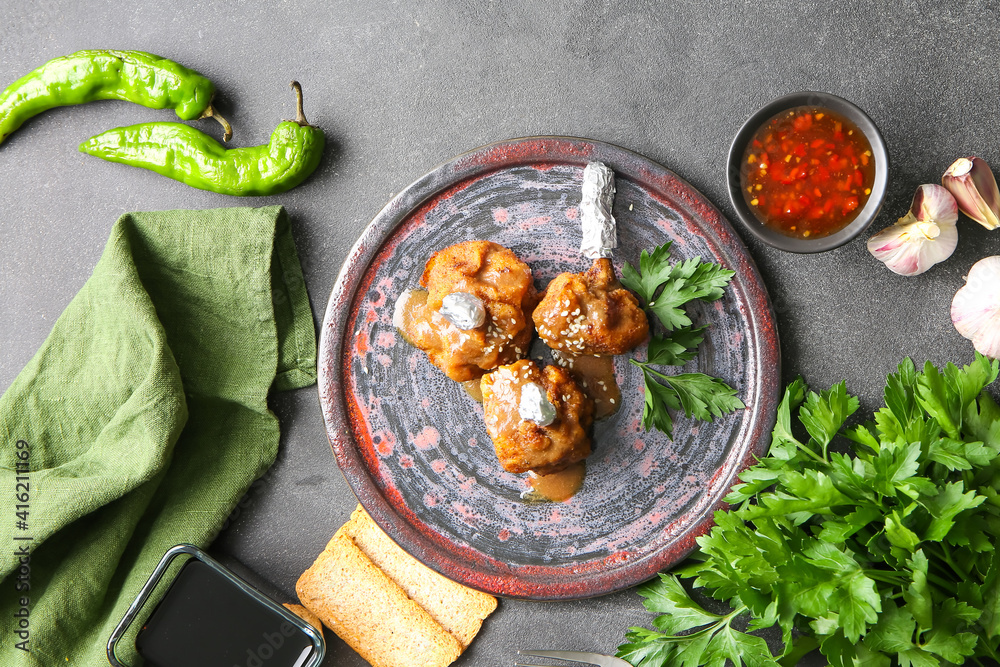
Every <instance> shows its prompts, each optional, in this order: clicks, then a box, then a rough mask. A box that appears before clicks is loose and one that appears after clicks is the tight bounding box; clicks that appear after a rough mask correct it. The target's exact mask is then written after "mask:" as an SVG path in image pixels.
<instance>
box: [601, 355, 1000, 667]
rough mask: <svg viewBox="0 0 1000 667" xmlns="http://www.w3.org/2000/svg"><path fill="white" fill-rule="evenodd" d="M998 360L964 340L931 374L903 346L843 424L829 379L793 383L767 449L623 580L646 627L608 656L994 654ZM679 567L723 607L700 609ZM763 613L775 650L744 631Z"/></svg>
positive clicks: (848, 658)
mask: <svg viewBox="0 0 1000 667" xmlns="http://www.w3.org/2000/svg"><path fill="white" fill-rule="evenodd" d="M998 371H1000V364H998V362H996V361H990V360H989V359H987V358H986V357H983V356H981V355H979V354H977V355H976V359H975V361H974V362H973V363H972V364H970V365H968V366H966V367H964V368H961V369H959V368H957V367H956V366H954V365H952V364H949V365H948V366H947V367H946V368H945V369H944V371H943V372H941V371H939V370H938V369H937V368H935V367H934V366H933V365H932V364H930V363H929V362H928V363H927V364H926V365H925V366H924V369H923V371H922V372H917V370H916V368H915V367H914V365H913V363H912V362H911V361H910V360H909V359H906V360H904V361H903V363H902V364H900V366H899V369H898V372H897V373H895V374H892V375H890V376H889V377H888V380H887V383H886V387H885V404H886V407H884V408H881V409H880V410H878V411H877V412H876V413H875V415H874V421H872V422H870V423H867V424H864V425H860V426H855V427H845V421H846V420H847V419H848V417H850V416H851V415H852V414H853V413H854V412H855V411H856V410H857V409H858V400H857V399H856V398H854V397H853V396H850V395H849V394H848V393H847V390H846V388H845V385H844V383H840V384H838V385H836V386H834V387H833V388H831V389H830V390H829V391H824V392H821V393H818V394H817V393H814V392H809V391H808V389H807V387H806V386H805V384H804V383H803V382H802V381H801V380H797V381H796V382H793V383H792V384H791V385H789V387H788V388H787V389H786V390H785V396H784V399H783V400H782V402H781V404H780V406H779V408H778V417H777V424H776V426H775V429H774V433H773V436H772V444H771V449H770V452H769V453H768V455H767V456H765V457H764V458H763V459H761V460H760V461H759V463H758V464H757V465H755V466H753V467H752V468H749V469H748V470H746V471H745V472H743V473H742V474H741V475H740V481H741V483H740V484H738V485H736V486H735V487H734V488H733V490H732V492H731V493H730V494H729V496H727V498H726V501H727V502H729V503H731V504H733V505H735V507H734V508H732V509H730V510H728V511H720V512H716V514H715V523H716V525H715V527H714V528H713V529H712V530H711V532H710V533H708V534H707V535H705V536H703V537H700V538H698V546H699V550H698V551H697V552H696V554H695V555H694V556H693V557H692V558H691V559H690V560H689V562H688V563H687V564H685V565H684V566H683V567H681V568H679V569H677V570H675V573H674V574H661V575H660V578H659V579H658V580H656V581H654V582H652V583H649V584H646V585H644V586H643V587H641V588H640V590H639V592H640V594H641V595H642V596H643V597H644V598H645V606H646V608H647V609H648V610H649V611H650V612H652V613H655V614H659V616H657V617H656V619H655V620H654V621H653V625H654V627H655V630H649V629H645V628H631V629H630V630H629V632H628V634H627V635H626V638H625V639H626V643H625V644H623V645H622V646H620V647H619V649H618V655H619V656H620V657H623V658H625V659H626V660H628V661H630V662H631V663H632V664H633V665H635V666H636V667H661V666H664V665H682V666H683V667H696V666H698V665H722V664H723V663H724V661H725V660H727V659H728V660H731V661H732V662H733V664H735V665H737V666H739V665H741V664H746V665H748V667H760V666H764V665H783V666H791V665H794V664H795V663H796V662H797V661H798V660H799V659H800V658H801V657H802V656H804V655H805V654H806V653H808V652H810V651H812V650H814V649H816V648H819V650H820V652H821V653H822V654H823V655H824V656H825V657H826V658H827V660H828V661H829V662H830V664H832V665H836V666H837V667H847V666H852V667H855V666H860V665H874V666H878V667H889V665H896V664H898V665H901V666H902V667H911V666H913V667H930V666H934V665H944V664H949V663H957V664H961V663H963V662H965V661H966V660H970V659H971V660H977V661H979V660H984V659H986V660H991V661H996V660H997V659H998V652H1000V553H998V552H997V549H996V547H997V538H998V537H1000V456H998V455H1000V407H998V406H997V403H996V402H995V401H994V400H993V398H992V397H991V396H990V395H989V393H987V392H986V391H985V388H986V387H987V386H988V385H989V384H991V383H992V382H993V381H994V380H996V378H997V375H998ZM793 415H794V416H797V421H798V424H796V425H794V426H793ZM840 436H843V438H841V437H840ZM831 445H832V446H831ZM837 450H846V451H847V453H842V451H837ZM679 577H680V578H685V579H688V580H689V583H690V584H691V585H692V586H693V587H694V588H698V589H701V592H703V593H704V594H706V595H708V596H711V597H713V598H716V599H718V600H724V601H727V602H728V603H729V606H730V608H731V609H730V611H728V612H726V613H721V614H716V613H713V612H710V611H707V610H706V609H704V608H703V607H702V605H700V604H698V603H697V602H695V601H694V600H693V599H692V597H691V595H690V594H689V593H688V591H687V589H685V588H684V587H683V586H682V585H681V583H680V579H679ZM775 625H777V626H778V627H779V628H780V630H781V633H782V639H783V650H782V651H781V652H780V653H779V655H777V656H775V655H772V654H771V652H770V650H768V648H767V645H766V643H765V642H764V640H763V639H762V638H760V637H757V636H755V635H752V634H748V633H749V632H752V631H754V630H759V629H763V628H770V627H773V626H775ZM734 626H736V627H734ZM737 627H738V628H740V629H737ZM744 628H745V629H746V632H744V631H743V629H744Z"/></svg>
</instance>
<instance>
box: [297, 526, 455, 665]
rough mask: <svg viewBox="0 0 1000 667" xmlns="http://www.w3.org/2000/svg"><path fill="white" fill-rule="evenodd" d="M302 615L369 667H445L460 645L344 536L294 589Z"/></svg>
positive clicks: (336, 539)
mask: <svg viewBox="0 0 1000 667" xmlns="http://www.w3.org/2000/svg"><path fill="white" fill-rule="evenodd" d="M295 592H296V593H297V594H298V596H299V600H300V601H301V602H302V604H303V605H305V606H306V608H307V609H309V610H310V611H312V612H313V613H314V614H316V615H317V616H318V617H319V618H320V619H322V621H323V623H324V624H326V626H327V627H329V628H330V629H331V630H333V631H334V632H335V633H337V635H338V636H339V637H340V638H341V639H343V640H344V642H346V643H347V645H348V646H350V647H351V648H353V649H354V650H355V651H357V652H358V654H359V655H360V656H361V657H362V658H364V659H365V660H367V661H368V662H369V663H371V664H372V665H373V667H445V666H446V665H449V664H451V663H452V662H453V661H454V660H455V659H456V658H457V657H458V656H459V655H461V653H462V648H463V647H462V645H461V643H459V641H458V640H457V639H456V638H455V637H454V636H453V635H452V634H451V633H449V632H447V631H446V630H445V629H444V628H442V627H441V625H440V624H438V622H437V621H435V620H434V619H433V618H431V617H430V615H429V614H428V613H427V612H426V611H424V609H423V608H422V607H421V606H420V605H418V604H417V603H416V602H414V601H413V600H411V599H410V598H409V597H408V596H407V595H406V593H405V592H404V591H403V589H402V588H400V587H399V586H398V585H397V584H396V583H395V582H393V581H392V580H391V579H389V577H387V576H386V575H385V574H384V573H383V572H382V570H380V569H379V568H378V567H376V565H375V564H374V563H373V562H372V561H371V559H370V558H368V557H367V556H366V555H365V554H364V553H362V552H361V550H360V549H359V548H358V547H357V546H356V545H355V544H354V542H353V541H352V540H351V538H350V537H349V536H348V535H346V534H344V533H337V534H336V535H334V537H333V539H332V540H330V543H329V544H327V546H326V549H324V550H323V553H321V554H320V555H319V557H318V558H317V559H316V562H315V563H313V565H312V567H310V568H309V569H308V570H306V571H305V572H304V573H303V574H302V576H301V577H299V580H298V582H297V583H296V584H295Z"/></svg>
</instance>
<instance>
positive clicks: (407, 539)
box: [319, 137, 780, 600]
mask: <svg viewBox="0 0 1000 667" xmlns="http://www.w3.org/2000/svg"><path fill="white" fill-rule="evenodd" d="M593 160H597V161H601V162H604V163H605V164H607V165H608V166H610V167H611V168H612V169H613V170H614V171H615V174H616V183H617V195H616V197H615V203H614V215H615V218H616V219H617V221H618V236H619V248H618V249H617V250H616V252H615V257H614V263H615V265H616V268H617V269H618V270H619V272H620V270H621V266H622V264H623V263H624V262H630V263H632V264H633V265H637V264H638V259H639V253H640V251H641V250H642V249H644V248H653V247H654V246H656V245H659V244H662V243H665V242H667V241H672V242H673V257H674V259H685V258H689V257H694V256H701V257H702V258H704V259H706V260H711V261H713V262H719V263H721V264H723V265H725V266H727V267H729V268H731V269H733V270H734V271H736V276H735V278H734V279H733V281H732V284H731V285H730V287H728V288H727V289H726V293H725V297H724V298H722V299H721V300H719V301H717V302H714V303H710V304H706V303H701V302H696V303H694V304H692V305H690V306H689V307H688V311H689V313H690V314H691V316H692V319H693V320H694V322H695V323H696V324H708V325H709V330H708V333H707V336H706V339H705V342H704V343H703V344H702V346H701V348H700V349H699V352H698V356H697V357H696V359H694V360H693V361H691V362H689V364H688V366H687V367H686V368H685V369H678V372H683V371H696V370H697V371H702V372H705V373H710V374H712V375H715V376H718V377H721V378H722V379H723V380H725V381H726V382H728V383H729V384H730V385H732V386H733V387H735V388H736V389H737V390H738V392H739V396H740V397H741V398H742V399H743V401H744V403H746V405H747V406H748V407H747V408H746V409H745V410H741V411H739V412H737V413H734V414H731V415H728V416H726V417H724V418H721V419H716V420H715V421H714V422H712V423H705V422H698V421H694V420H691V419H686V418H684V416H683V415H676V416H675V429H674V438H673V440H671V439H669V438H667V437H666V436H665V435H663V434H662V433H659V432H656V431H650V432H647V431H644V430H643V429H642V427H641V425H640V418H641V415H642V408H643V384H642V373H641V371H640V370H639V369H638V368H636V367H634V366H632V365H631V364H629V363H628V362H627V357H626V356H621V357H618V358H616V374H617V376H618V381H619V384H620V386H621V389H622V396H623V400H622V404H623V405H622V408H621V409H620V410H619V412H618V413H617V414H616V415H614V416H613V417H611V418H610V419H607V420H604V421H601V422H598V423H597V424H596V425H595V428H594V437H593V440H594V452H593V454H592V455H591V456H590V457H589V458H588V459H587V473H586V477H585V480H584V484H583V487H582V488H581V490H580V491H579V492H578V493H577V494H576V495H575V496H574V497H573V498H572V499H570V500H569V501H567V502H562V503H551V502H531V501H527V500H525V499H524V498H523V496H524V494H525V492H526V491H527V490H528V487H527V483H526V477H525V476H524V475H513V474H510V473H507V472H504V470H503V469H502V468H501V467H500V465H499V463H498V462H497V459H496V456H495V454H494V451H493V445H492V442H491V441H490V438H489V436H488V435H487V433H486V430H485V427H484V425H483V410H482V406H480V405H479V404H477V403H476V402H474V401H473V400H472V399H471V398H470V397H469V396H468V395H467V394H466V393H465V391H463V389H462V387H461V386H460V385H458V384H456V383H454V382H452V381H451V380H449V379H448V378H447V377H445V375H444V374H443V373H441V372H440V371H439V370H437V369H436V368H435V367H434V366H432V365H431V364H430V363H429V362H428V361H427V357H426V356H425V355H424V354H423V353H422V352H420V351H419V350H416V349H414V348H413V347H411V346H409V345H408V344H407V343H406V342H405V341H404V340H402V338H401V336H400V335H399V334H398V333H397V331H396V330H395V329H394V328H393V325H392V311H393V303H394V302H395V300H396V298H397V297H398V296H399V295H400V293H402V292H403V290H405V289H407V288H410V287H415V286H417V284H418V280H419V278H420V275H421V273H422V271H423V267H424V263H425V262H426V261H427V259H428V258H429V257H430V256H431V254H432V253H434V252H435V251H436V250H438V249H440V248H444V247H446V246H448V245H451V244H454V243H458V242H461V241H465V240H470V239H488V240H491V241H495V242H497V243H500V244H502V245H504V246H507V247H508V248H510V249H512V250H513V251H514V252H515V253H517V255H518V256H519V257H521V259H523V260H524V261H525V262H527V263H528V265H529V266H530V267H531V269H532V272H533V275H534V279H535V284H536V286H537V287H538V288H539V289H542V288H544V287H545V285H546V284H547V283H548V281H549V280H551V279H552V278H553V277H554V276H555V275H557V274H558V273H560V272H563V271H574V272H576V271H582V270H584V269H585V268H587V266H588V265H589V262H588V261H585V260H584V259H583V258H582V257H581V256H580V254H579V246H580V236H581V233H580V225H579V220H578V218H579V210H578V205H579V201H580V185H581V177H582V173H583V168H584V166H585V165H586V164H587V162H589V161H593ZM540 347H541V345H540V344H539V343H537V342H536V344H535V346H534V348H533V350H534V351H535V352H536V353H538V352H539V351H540V350H539V348H540ZM633 354H634V355H636V356H638V357H639V358H642V359H644V358H645V355H646V349H645V346H642V347H640V348H638V349H636V350H635V351H634V352H633ZM779 384H780V372H779V353H778V337H777V333H776V331H775V324H774V316H773V314H772V311H771V306H770V303H769V300H768V297H767V293H766V291H765V288H764V285H763V283H762V282H761V279H760V276H759V275H758V273H757V270H756V268H755V266H754V264H753V261H752V260H751V258H750V257H749V255H748V254H747V251H746V249H745V248H744V246H743V244H742V242H741V241H740V239H739V237H738V236H737V235H736V234H735V233H734V231H733V229H732V228H731V227H730V226H729V224H728V223H727V222H726V220H725V219H724V218H723V217H722V215H721V214H720V213H719V211H718V210H716V209H715V208H714V207H713V206H712V205H711V203H709V201H708V200H707V199H706V198H705V197H704V196H702V195H701V194H700V193H698V192H697V191H696V190H695V189H694V188H692V187H691V186H690V185H688V184H687V183H686V182H684V181H683V180H681V179H680V178H679V177H678V176H677V175H675V174H674V173H673V172H671V171H669V170H667V169H665V168H664V167H662V166H660V165H658V164H656V163H654V162H651V161H650V160H647V159H646V158H643V157H641V156H639V155H637V154H635V153H631V152H629V151H626V150H624V149H622V148H618V147H616V146H611V145H609V144H604V143H600V142H596V141H588V140H582V139H574V138H565V137H535V138H527V139H516V140H512V141H506V142H502V143H498V144H493V145H490V146H485V147H483V148H479V149H476V150H474V151H472V152H470V153H466V154H464V155H461V156H459V157H457V158H455V159H454V160H452V161H450V162H448V163H447V164H445V165H442V166H440V167H438V168H437V169H435V170H434V171H432V172H430V173H429V174H427V175H426V176H424V177H423V178H421V179H420V180H418V181H417V182H415V183H413V184H412V185H410V186H409V187H408V188H406V189H405V190H404V191H403V192H401V193H400V194H399V195H398V196H397V197H396V198H395V199H393V200H392V201H391V202H390V203H389V204H388V205H387V206H386V207H385V208H384V209H383V210H382V211H381V212H380V213H379V214H378V215H377V216H376V217H375V219H374V220H373V221H372V222H371V224H370V225H369V226H368V228H367V229H366V230H365V232H364V234H363V235H362V236H361V239H360V240H359V241H358V242H357V244H356V245H355V247H354V248H353V250H352V251H351V253H350V255H349V257H348V259H347V262H346V263H345V265H344V267H343V269H342V270H341V273H340V276H339V277H338V279H337V283H336V285H335V287H334V289H333V293H332V295H331V297H330V302H329V305H328V307H327V311H326V316H325V319H324V322H323V329H322V332H321V338H320V361H319V391H320V401H321V403H322V408H323V415H324V418H325V420H326V428H327V433H328V435H329V438H330V443H331V445H332V447H333V451H334V454H335V455H336V458H337V463H338V464H339V466H340V468H341V470H342V471H343V473H344V475H345V477H346V478H347V481H348V482H349V483H350V485H351V487H352V488H353V490H354V492H355V493H356V494H357V496H358V499H359V500H360V502H361V504H362V505H363V506H364V507H365V509H366V510H367V511H368V512H369V514H371V516H372V518H374V519H375V521H376V522H377V523H378V524H379V525H380V526H381V527H382V528H383V529H384V530H385V531H386V532H387V533H388V534H389V535H390V536H391V537H392V538H393V539H394V540H395V541H396V542H397V543H399V544H400V545H401V546H402V547H403V548H404V549H406V550H407V551H408V552H410V553H411V554H412V555H413V556H415V557H416V558H418V559H419V560H420V561H422V562H424V563H425V564H427V565H428V566H430V567H431V568H433V569H435V570H437V571H438V572H441V573H442V574H444V575H445V576H447V577H450V578H452V579H455V580H457V581H459V582H462V583H464V584H467V585H469V586H472V587H474V588H478V589H480V590H484V591H487V592H489V593H493V594H495V595H501V596H508V597H516V598H528V599H539V600H555V599H575V598H583V597H589V596H594V595H601V594H605V593H609V592H612V591H616V590H620V589H623V588H627V587H629V586H633V585H635V584H637V583H640V582H642V581H645V580H646V579H649V578H651V577H652V576H654V575H655V574H656V573H657V572H658V571H660V570H663V569H665V568H668V567H669V566H671V565H673V564H674V563H676V562H677V561H679V560H680V559H682V558H683V557H684V556H685V555H686V554H687V553H688V552H689V551H690V550H691V549H692V548H693V547H694V546H695V538H696V537H697V536H698V535H701V534H703V533H705V532H706V531H707V530H708V529H709V528H710V527H711V525H712V523H711V522H712V513H713V511H714V510H716V509H718V508H720V507H722V506H723V503H722V498H723V497H724V496H725V495H726V493H727V492H728V490H729V488H730V487H731V486H732V484H733V482H734V480H735V477H736V475H737V474H738V473H739V472H740V471H741V470H743V469H744V468H745V467H747V466H748V465H750V464H751V463H752V462H753V460H754V457H755V456H756V455H759V454H761V453H762V452H763V451H764V450H765V448H766V447H767V444H768V439H769V436H770V431H771V429H772V427H773V423H774V411H775V408H776V404H777V400H778V392H779Z"/></svg>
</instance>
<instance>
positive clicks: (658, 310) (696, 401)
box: [621, 242, 745, 437]
mask: <svg viewBox="0 0 1000 667" xmlns="http://www.w3.org/2000/svg"><path fill="white" fill-rule="evenodd" d="M670 246H671V243H669V242H668V243H665V244H664V245H661V246H657V247H656V248H654V249H653V252H651V253H650V252H647V251H645V250H643V251H642V253H641V254H640V256H639V270H638V271H637V270H636V269H635V268H633V267H632V265H631V264H625V266H624V267H623V268H622V277H621V282H622V284H623V285H625V287H627V288H629V289H630V290H632V291H633V292H635V293H636V294H637V295H638V296H639V299H640V300H641V302H642V306H643V308H645V309H646V310H647V311H648V312H650V313H652V314H653V315H655V316H656V318H657V319H658V320H659V321H660V324H662V325H663V328H664V330H665V331H666V333H665V334H656V333H654V334H653V335H652V336H651V337H650V341H649V351H648V356H647V358H646V361H639V360H637V359H630V360H629V362H630V363H632V364H634V365H636V366H638V367H639V368H641V369H642V375H643V380H644V383H645V389H646V392H645V393H646V397H645V405H644V407H643V411H642V426H643V428H645V429H646V430H647V431H648V430H649V429H650V428H655V429H657V430H659V431H662V432H664V433H666V434H667V436H669V437H673V427H674V422H673V418H672V417H671V416H670V411H671V410H673V411H678V410H683V411H684V414H685V415H687V416H688V417H694V418H695V419H700V420H702V421H712V419H713V418H714V417H721V416H722V415H725V414H728V413H730V412H733V411H734V410H739V409H741V408H743V407H745V406H744V405H743V401H741V400H740V399H739V398H737V396H736V390H735V389H733V388H732V387H730V386H729V385H727V384H726V383H725V382H723V381H722V380H720V379H718V378H714V377H711V376H709V375H705V374H704V373H683V374H680V375H667V374H665V373H663V372H662V371H658V370H656V368H654V367H655V366H683V365H684V364H685V363H687V362H688V361H690V360H691V359H693V358H694V357H695V355H696V354H697V353H698V346H699V345H700V344H701V342H702V340H704V334H703V332H704V330H705V327H695V326H694V325H693V323H692V322H691V318H690V317H689V316H688V314H687V312H686V311H685V310H684V308H683V306H684V305H685V304H687V303H688V302H690V301H693V300H695V299H701V300H703V301H714V300H715V299H718V298H720V297H721V296H722V294H723V288H725V286H726V285H728V284H729V281H730V280H732V277H733V275H735V272H733V271H730V270H729V269H725V268H723V267H721V266H719V265H718V264H713V263H711V262H703V261H701V258H700V257H694V258H692V259H688V260H685V261H682V262H677V263H675V264H671V263H670V261H669V260H670Z"/></svg>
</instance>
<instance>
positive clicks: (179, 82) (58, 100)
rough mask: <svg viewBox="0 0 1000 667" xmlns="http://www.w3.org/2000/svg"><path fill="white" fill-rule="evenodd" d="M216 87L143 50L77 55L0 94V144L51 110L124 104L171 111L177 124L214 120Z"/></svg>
mask: <svg viewBox="0 0 1000 667" xmlns="http://www.w3.org/2000/svg"><path fill="white" fill-rule="evenodd" d="M214 96H215V85H214V84H213V83H212V82H211V81H209V80H208V79H207V78H205V77H204V76H202V75H201V74H198V72H195V71H194V70H190V69H188V68H186V67H184V66H183V65H179V64H177V63H175V62H173V61H172V60H167V59H166V58H161V57H160V56H154V55H153V54H151V53H146V52H144V51H106V50H102V51H77V52H76V53H73V54H71V55H68V56H62V57H61V58H56V59H54V60H50V61H49V62H47V63H45V64H44V65H42V66H41V67H39V68H38V69H35V70H33V71H31V72H29V73H28V74H25V75H24V76H22V77H21V78H20V79H18V80H17V81H15V82H14V83H12V84H10V85H9V86H7V88H6V89H5V90H4V91H3V93H0V142H2V141H3V140H4V139H6V138H7V137H8V136H9V135H10V134H11V133H12V132H13V131H14V130H16V129H17V128H19V127H21V124H22V123H24V121H26V120H28V119H29V118H31V117H32V116H34V115H36V114H39V113H41V112H43V111H47V110H49V109H52V108H55V107H62V106H70V105H73V104H82V103H84V102H93V101H95V100H124V101H127V102H135V103H136V104H141V105H143V106H145V107H149V108H151V109H165V108H168V107H169V108H171V109H174V110H175V111H176V112H177V116H178V117H179V118H180V119H181V120H194V119H197V118H215V119H216V120H218V121H219V122H220V123H221V124H222V127H223V128H224V130H225V136H224V137H223V139H224V140H225V141H228V140H229V137H231V136H232V134H233V130H232V128H231V127H230V126H229V123H228V122H226V119H225V118H223V117H222V116H220V115H219V114H218V113H217V112H216V111H215V109H214V108H213V107H212V98H213V97H214Z"/></svg>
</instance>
